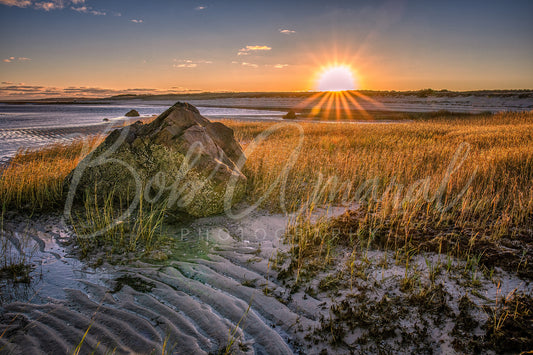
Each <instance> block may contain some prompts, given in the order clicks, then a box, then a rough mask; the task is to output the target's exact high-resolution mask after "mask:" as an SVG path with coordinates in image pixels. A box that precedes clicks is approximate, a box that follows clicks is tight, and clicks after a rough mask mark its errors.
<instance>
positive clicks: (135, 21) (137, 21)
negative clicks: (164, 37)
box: [130, 19, 143, 23]
mask: <svg viewBox="0 0 533 355" xmlns="http://www.w3.org/2000/svg"><path fill="white" fill-rule="evenodd" d="M130 21H131V22H133V23H143V20H136V19H131V20H130Z"/></svg>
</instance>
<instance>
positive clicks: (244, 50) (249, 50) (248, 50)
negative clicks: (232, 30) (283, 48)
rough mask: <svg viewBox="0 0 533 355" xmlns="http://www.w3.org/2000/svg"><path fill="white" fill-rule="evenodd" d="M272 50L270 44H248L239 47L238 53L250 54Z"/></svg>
mask: <svg viewBox="0 0 533 355" xmlns="http://www.w3.org/2000/svg"><path fill="white" fill-rule="evenodd" d="M270 50H272V47H269V46H246V47H244V48H241V49H239V52H238V53H237V55H249V54H250V53H254V52H266V51H270Z"/></svg>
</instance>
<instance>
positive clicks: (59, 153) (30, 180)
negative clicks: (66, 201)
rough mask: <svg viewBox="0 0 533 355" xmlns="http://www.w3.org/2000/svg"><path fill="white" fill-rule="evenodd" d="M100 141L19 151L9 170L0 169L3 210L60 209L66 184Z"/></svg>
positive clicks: (91, 140) (90, 140)
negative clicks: (70, 174) (66, 178)
mask: <svg viewBox="0 0 533 355" xmlns="http://www.w3.org/2000/svg"><path fill="white" fill-rule="evenodd" d="M101 140H102V137H99V136H91V137H89V138H85V139H79V140H75V141H73V142H68V143H57V144H52V145H49V146H46V147H44V148H41V149H25V150H20V151H18V152H17V154H16V155H15V157H13V159H11V161H10V162H9V164H8V165H7V166H6V167H4V168H3V169H1V168H0V169H1V170H0V200H1V201H2V207H3V209H4V210H25V211H30V212H33V211H42V210H50V209H53V208H57V207H61V202H62V201H63V180H64V179H65V177H66V176H67V174H68V173H69V172H70V171H71V170H72V169H74V168H75V167H76V165H77V164H78V162H79V161H80V160H81V159H82V158H83V157H84V156H85V154H87V153H88V152H89V151H90V150H91V148H92V147H95V146H97V145H98V144H99V143H100V142H101Z"/></svg>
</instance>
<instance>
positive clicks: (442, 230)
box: [227, 112, 533, 276]
mask: <svg viewBox="0 0 533 355" xmlns="http://www.w3.org/2000/svg"><path fill="white" fill-rule="evenodd" d="M227 124H228V125H229V126H231V127H232V128H233V129H234V130H235V131H236V136H237V138H238V139H239V140H240V141H241V142H243V143H244V145H245V146H248V145H249V143H250V142H252V140H253V138H254V137H255V136H257V135H258V134H259V133H260V132H262V130H264V129H265V127H271V126H272V124H271V123H248V122H246V123H243V122H234V121H230V122H227ZM300 126H301V127H302V128H303V131H304V140H303V145H302V147H301V151H300V153H299V155H298V158H297V160H296V163H295V164H294V165H292V166H288V165H287V164H289V158H288V157H289V156H290V155H291V153H293V152H294V151H295V150H297V149H298V148H297V147H298V138H299V132H298V130H297V129H294V127H293V126H290V125H287V126H286V127H282V128H280V129H278V130H277V131H276V132H275V134H272V135H270V136H269V137H268V138H267V139H266V140H265V141H264V142H263V143H262V144H261V145H260V146H259V147H257V148H255V150H253V151H251V152H248V153H249V155H248V160H247V162H246V165H245V166H244V169H243V170H244V173H245V175H246V176H247V177H248V184H249V186H248V191H249V195H248V196H249V200H250V201H251V202H254V201H257V200H259V199H260V198H261V197H262V196H263V195H264V194H266V193H267V192H268V191H269V189H272V186H274V185H275V187H274V188H273V189H272V191H271V193H270V194H269V195H268V197H267V198H264V199H263V202H262V203H261V206H262V207H264V208H268V209H271V210H274V211H283V210H287V211H298V212H300V215H301V216H302V218H300V219H299V220H294V221H293V223H292V226H291V227H290V228H289V233H288V240H289V242H290V243H291V245H292V255H293V257H295V258H296V261H295V263H296V264H295V267H294V271H295V272H296V273H297V275H299V273H300V272H301V268H300V267H298V266H297V265H306V267H308V268H312V267H313V263H312V262H310V261H309V258H307V259H308V260H304V259H305V258H306V256H315V257H319V260H318V261H317V263H318V264H320V263H322V264H324V265H327V262H328V260H329V258H330V257H331V250H332V247H334V246H342V247H347V248H349V250H351V249H353V248H354V247H356V245H358V247H362V248H364V247H368V246H369V245H370V246H372V247H379V248H389V249H393V250H398V255H400V256H401V258H402V260H404V259H405V258H406V256H407V255H409V254H413V253H417V252H418V251H420V250H431V251H437V252H444V253H448V252H451V253H452V254H453V255H458V256H461V257H465V258H469V257H470V258H472V257H478V258H481V262H482V263H484V264H485V265H487V266H488V267H489V268H490V267H492V266H494V265H499V266H507V268H508V269H513V271H515V272H516V271H517V270H518V272H519V273H524V274H525V275H529V276H532V275H533V274H532V270H533V269H532V264H533V255H532V251H531V248H530V246H531V243H530V236H531V234H532V233H533V189H532V188H531V186H532V183H533V113H532V112H522V113H510V112H507V113H498V114H494V115H493V114H486V115H476V116H463V117H459V118H457V117H450V116H449V115H445V116H443V117H434V118H431V119H424V120H418V121H415V122H410V123H396V124H361V125H352V124H334V123H333V124H331V123H329V124H316V123H302V124H300ZM284 174H285V176H286V179H283V180H282V181H281V183H280V181H279V180H278V178H279V176H283V175H284ZM339 204H346V205H355V206H356V208H354V210H353V211H352V212H351V213H350V214H348V215H345V216H343V217H341V218H339V219H337V220H336V221H330V222H324V221H321V223H319V224H317V225H315V226H312V225H310V222H309V219H306V217H305V216H306V214H307V212H305V211H306V210H311V209H312V208H313V206H320V205H339ZM328 223H329V225H328ZM500 245H506V246H508V247H510V250H511V251H510V252H508V253H505V254H504V255H503V254H501V253H500V252H499V250H501V247H500ZM524 250H527V251H524ZM502 255H503V256H502ZM524 255H525V256H524ZM320 260H321V261H322V262H319V261H320ZM324 261H325V263H324ZM404 261H405V260H404Z"/></svg>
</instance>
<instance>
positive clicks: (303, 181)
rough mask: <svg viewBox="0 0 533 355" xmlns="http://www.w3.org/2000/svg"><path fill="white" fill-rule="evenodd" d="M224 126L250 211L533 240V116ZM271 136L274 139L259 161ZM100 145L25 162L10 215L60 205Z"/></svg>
mask: <svg viewBox="0 0 533 355" xmlns="http://www.w3.org/2000/svg"><path fill="white" fill-rule="evenodd" d="M224 123H226V124H227V125H229V126H230V127H232V128H233V129H234V130H235V135H236V138H237V139H238V140H239V141H240V142H241V143H242V144H243V146H244V147H245V148H247V151H248V160H247V162H246V164H245V166H244V167H243V171H244V173H245V175H246V176H247V177H248V194H247V196H248V197H247V199H248V202H249V203H251V204H253V203H256V202H257V201H260V204H259V205H260V206H261V207H263V208H268V209H270V210H273V211H280V210H288V211H294V210H297V209H299V208H302V206H303V207H305V208H313V207H314V206H319V205H324V204H326V205H328V204H338V203H356V204H358V205H359V206H362V207H360V208H362V209H364V213H363V216H362V218H360V220H359V222H358V225H357V230H356V231H355V233H356V234H358V235H361V234H366V235H376V233H377V231H383V230H387V231H388V233H389V235H390V234H391V233H393V234H395V235H402V236H403V237H404V238H405V239H406V240H407V239H408V238H411V236H412V234H413V233H416V232H417V231H421V232H424V233H427V231H429V230H434V229H439V228H440V229H443V228H445V229H446V228H447V229H449V230H453V231H468V235H469V236H470V237H472V238H474V239H476V238H489V239H491V240H496V239H498V238H500V237H508V238H513V237H516V236H520V235H523V234H524V233H526V234H527V233H531V225H532V224H533V223H532V220H533V189H532V186H533V113H531V112H524V113H500V114H496V115H482V116H471V117H469V116H462V117H459V118H453V117H450V116H445V117H436V118H431V119H426V120H418V121H414V122H408V123H395V124H346V123H344V124H343V123H297V124H295V123H287V124H282V125H281V126H277V125H278V124H277V123H273V122H238V121H224ZM268 128H276V129H275V130H273V131H271V132H270V133H271V134H270V135H268V136H267V137H266V138H265V139H264V140H263V141H262V142H261V143H260V144H259V145H258V146H256V147H255V149H254V150H253V151H251V150H250V149H251V147H252V146H253V144H251V143H252V142H253V141H254V138H256V137H258V135H259V136H260V135H261V134H263V135H264V132H265V130H267V129H268ZM302 131H303V136H300V135H301V133H302ZM300 138H301V139H302V145H301V149H300V150H298V149H297V148H298V145H299V142H300ZM101 139H102V138H101V137H97V138H90V139H89V140H83V141H76V142H72V143H69V144H56V145H53V146H50V147H47V148H43V149H41V150H38V151H25V152H19V153H18V154H17V156H16V157H15V158H14V159H13V160H12V161H11V163H10V165H9V166H8V167H7V168H5V169H4V170H3V172H2V176H1V178H0V197H1V200H2V203H3V205H4V209H8V210H9V209H14V210H18V209H31V210H42V209H46V208H50V207H54V206H57V205H59V204H60V203H61V201H62V199H63V198H64V196H63V187H62V183H63V179H64V178H65V177H66V175H67V174H68V173H69V172H70V171H71V170H72V169H73V168H74V167H75V166H76V164H77V163H78V162H79V160H80V159H81V158H82V157H83V155H84V154H86V153H87V152H88V151H87V150H86V149H85V148H86V147H87V146H88V145H90V146H96V144H98V143H99V142H100V141H101ZM454 156H455V157H456V158H455V159H456V163H455V165H453V163H452V162H453V160H454ZM291 157H292V158H295V159H294V160H293V161H292V163H291ZM463 158H464V159H463ZM463 160H464V161H463ZM461 161H462V163H460V162H461ZM450 164H452V169H451V171H450V176H449V178H448V179H447V178H446V176H447V171H448V170H450ZM463 190H464V191H463ZM463 192H464V193H463ZM305 208H303V209H305ZM429 234H431V233H429Z"/></svg>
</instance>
